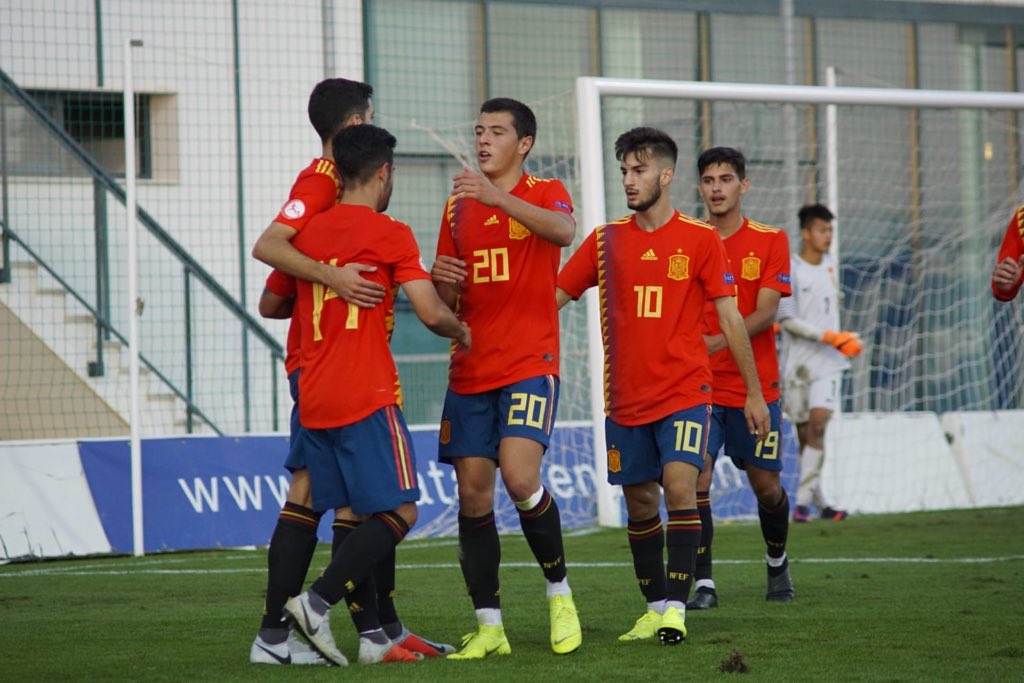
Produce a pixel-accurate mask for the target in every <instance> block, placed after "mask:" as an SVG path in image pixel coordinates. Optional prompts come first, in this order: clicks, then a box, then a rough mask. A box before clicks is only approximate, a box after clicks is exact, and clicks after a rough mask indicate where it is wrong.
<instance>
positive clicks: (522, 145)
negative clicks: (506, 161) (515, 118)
mask: <svg viewBox="0 0 1024 683" xmlns="http://www.w3.org/2000/svg"><path fill="white" fill-rule="evenodd" d="M531 149H533V136H532V135H527V136H525V137H521V138H519V146H518V148H517V149H516V151H517V152H519V153H520V154H522V155H523V156H524V157H525V156H526V155H527V154H529V153H530V150H531Z"/></svg>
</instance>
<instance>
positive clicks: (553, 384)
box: [438, 375, 558, 464]
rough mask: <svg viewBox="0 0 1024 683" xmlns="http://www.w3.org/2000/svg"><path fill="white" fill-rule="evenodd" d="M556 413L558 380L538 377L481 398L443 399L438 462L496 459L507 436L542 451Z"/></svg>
mask: <svg viewBox="0 0 1024 683" xmlns="http://www.w3.org/2000/svg"><path fill="white" fill-rule="evenodd" d="M557 409H558V378H557V377H555V376H554V375H540V376H538V377H531V378H529V379H524V380H522V381H520V382H516V383H514V384H509V385H507V386H504V387H499V388H497V389H492V390H490V391H484V392H480V393H478V394H458V393H456V392H454V391H452V390H451V389H449V390H448V393H447V394H446V395H445V397H444V408H443V409H442V411H441V432H440V434H439V436H438V441H439V445H438V460H440V461H441V462H444V463H448V464H451V462H452V459H454V458H464V457H473V456H476V457H485V458H491V459H493V460H497V459H498V445H499V444H500V443H501V440H502V439H504V438H505V437H508V436H520V437H523V438H526V439H531V440H533V441H536V442H537V443H539V444H540V445H541V446H543V447H544V448H545V449H547V447H548V443H549V442H550V440H551V429H552V427H554V424H555V413H556V411H557Z"/></svg>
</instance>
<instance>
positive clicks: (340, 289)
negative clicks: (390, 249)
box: [326, 263, 385, 308]
mask: <svg viewBox="0 0 1024 683" xmlns="http://www.w3.org/2000/svg"><path fill="white" fill-rule="evenodd" d="M328 268H329V270H328V271H327V272H328V275H327V277H326V279H327V280H328V282H327V283H326V284H327V286H328V287H330V288H331V289H332V290H334V292H335V293H337V295H338V296H340V297H341V298H342V299H344V300H345V301H347V302H348V303H350V304H355V305H356V306H359V307H360V308H373V307H374V306H376V305H377V304H379V303H380V302H381V301H383V300H384V294H385V290H384V285H382V284H380V283H379V282H373V281H372V280H367V279H366V278H364V277H363V276H362V273H372V272H373V271H375V270H377V267H376V266H364V265H363V264H361V263H348V264H346V265H344V266H340V267H339V266H328Z"/></svg>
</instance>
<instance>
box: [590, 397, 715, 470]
mask: <svg viewBox="0 0 1024 683" xmlns="http://www.w3.org/2000/svg"><path fill="white" fill-rule="evenodd" d="M710 414H711V406H710V405H708V404H706V403H702V404H700V405H698V406H694V407H693V408H687V409H686V410H680V411H677V412H674V413H672V414H671V415H667V416H665V417H663V418H661V419H659V420H655V421H654V422H649V423H647V424H643V425H634V426H631V427H627V426H625V425H620V424H619V423H617V422H615V421H614V420H612V419H611V418H605V421H604V434H605V443H606V444H607V446H608V483H609V484H613V485H619V486H622V485H628V484H642V483H644V482H648V481H661V473H662V470H663V469H664V467H665V465H666V464H667V463H670V462H685V463H687V464H690V465H693V466H694V467H696V468H697V469H698V470H701V469H703V467H704V450H705V447H706V445H707V439H708V417H709V415H710Z"/></svg>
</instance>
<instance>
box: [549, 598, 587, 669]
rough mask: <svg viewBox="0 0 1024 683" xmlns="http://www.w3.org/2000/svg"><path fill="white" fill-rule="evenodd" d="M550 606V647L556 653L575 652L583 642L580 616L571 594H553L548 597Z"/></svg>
mask: <svg viewBox="0 0 1024 683" xmlns="http://www.w3.org/2000/svg"><path fill="white" fill-rule="evenodd" d="M548 603H549V607H550V608H551V649H552V650H553V651H554V653H555V654H556V655H567V654H569V653H570V652H575V651H576V649H577V648H579V646H580V643H582V642H583V631H582V630H581V629H580V618H579V615H578V614H576V605H574V604H573V602H572V595H571V594H570V595H555V596H552V597H551V598H549V599H548Z"/></svg>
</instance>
